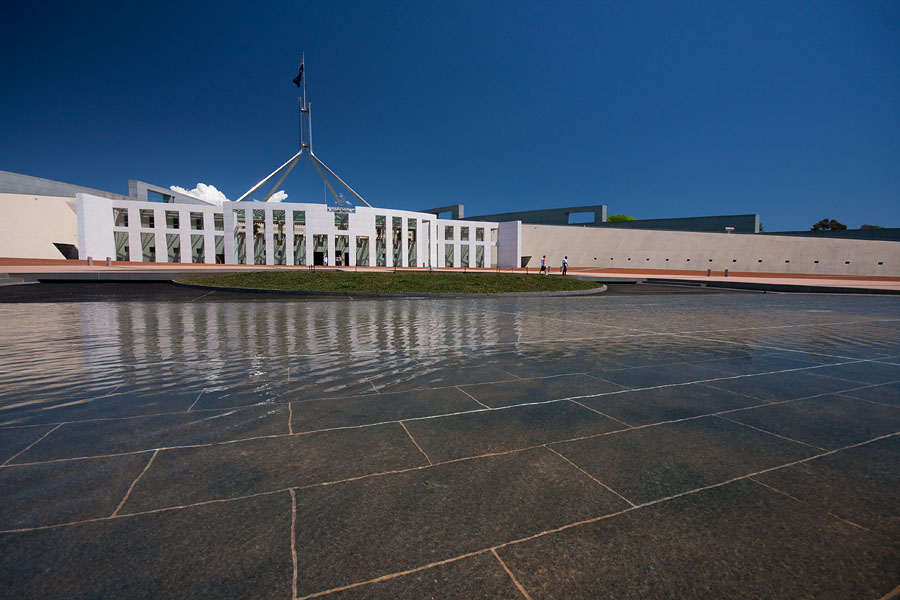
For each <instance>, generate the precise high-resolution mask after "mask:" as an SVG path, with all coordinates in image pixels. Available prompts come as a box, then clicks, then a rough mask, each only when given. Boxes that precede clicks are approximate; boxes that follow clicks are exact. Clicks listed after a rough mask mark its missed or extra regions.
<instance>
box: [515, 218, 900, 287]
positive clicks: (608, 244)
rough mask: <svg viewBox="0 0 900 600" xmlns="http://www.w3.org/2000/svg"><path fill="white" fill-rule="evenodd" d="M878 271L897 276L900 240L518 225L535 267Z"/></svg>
mask: <svg viewBox="0 0 900 600" xmlns="http://www.w3.org/2000/svg"><path fill="white" fill-rule="evenodd" d="M542 254H546V255H547V262H548V264H550V265H552V266H553V267H558V266H559V265H560V264H561V263H562V258H563V256H564V255H568V256H569V266H570V267H597V268H610V267H612V268H624V269H672V270H685V269H686V270H700V271H705V270H706V269H714V270H716V271H722V270H724V269H730V270H731V271H745V272H758V273H812V274H822V275H881V276H891V277H900V243H896V242H880V241H875V242H873V241H862V240H833V239H819V238H801V237H788V236H785V237H779V236H774V235H771V236H769V235H766V236H761V235H756V234H727V233H691V232H681V231H644V230H628V229H612V228H594V227H559V226H551V225H524V224H523V225H522V256H523V257H525V256H530V257H531V259H530V260H529V262H528V266H529V267H538V268H539V267H540V260H541V255H542Z"/></svg>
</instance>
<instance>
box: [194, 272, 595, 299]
mask: <svg viewBox="0 0 900 600" xmlns="http://www.w3.org/2000/svg"><path fill="white" fill-rule="evenodd" d="M178 281H179V282H181V283H189V284H194V285H208V286H214V287H229V288H245V289H254V290H286V291H298V292H350V293H357V294H500V293H508V292H560V291H569V290H590V289H594V288H598V287H600V286H601V285H602V284H600V283H595V282H591V281H581V280H579V279H575V278H573V277H556V276H553V277H548V276H542V275H519V274H509V273H438V272H432V273H425V272H405V273H384V272H382V273H373V272H368V273H349V272H343V271H316V272H310V271H256V272H249V273H223V274H221V275H195V276H190V277H185V278H183V279H179V280H178Z"/></svg>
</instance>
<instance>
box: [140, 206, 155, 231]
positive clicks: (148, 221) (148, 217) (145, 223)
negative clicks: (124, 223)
mask: <svg viewBox="0 0 900 600" xmlns="http://www.w3.org/2000/svg"><path fill="white" fill-rule="evenodd" d="M155 226H156V220H155V219H154V217H153V211H152V210H147V209H143V208H142V209H141V227H144V228H147V229H150V228H152V227H155Z"/></svg>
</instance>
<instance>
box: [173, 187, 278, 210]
mask: <svg viewBox="0 0 900 600" xmlns="http://www.w3.org/2000/svg"><path fill="white" fill-rule="evenodd" d="M169 189H170V190H172V191H173V192H178V193H179V194H184V195H186V196H191V197H192V198H197V199H198V200H203V201H204V202H207V203H209V204H215V205H216V206H222V203H223V202H228V198H226V197H225V194H223V193H222V192H220V191H219V190H217V189H216V186H214V185H206V184H205V183H198V184H197V187H195V188H194V189H192V190H186V189H184V188H183V187H181V186H177V185H170V186H169ZM279 193H283V192H279ZM284 197H285V198H286V197H287V194H285V196H284Z"/></svg>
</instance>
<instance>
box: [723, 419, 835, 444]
mask: <svg viewBox="0 0 900 600" xmlns="http://www.w3.org/2000/svg"><path fill="white" fill-rule="evenodd" d="M713 416H714V417H716V418H717V419H722V420H723V421H728V422H730V423H734V424H735V425H740V426H742V427H749V428H750V429H755V430H756V431H759V432H761V433H765V434H766V435H771V436H774V437H777V438H781V439H783V440H786V441H788V442H793V443H795V444H802V445H804V446H809V447H810V448H813V449H815V450H819V451H821V452H827V449H826V448H822V447H820V446H814V445H813V444H808V443H806V442H801V441H800V440H795V439H794V438H789V437H787V436H786V435H779V434H777V433H775V432H774V431H769V430H768V429H762V428H760V427H754V426H753V425H749V424H747V423H742V422H741V421H735V420H734V419H729V418H728V417H723V416H722V415H713Z"/></svg>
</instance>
